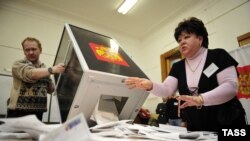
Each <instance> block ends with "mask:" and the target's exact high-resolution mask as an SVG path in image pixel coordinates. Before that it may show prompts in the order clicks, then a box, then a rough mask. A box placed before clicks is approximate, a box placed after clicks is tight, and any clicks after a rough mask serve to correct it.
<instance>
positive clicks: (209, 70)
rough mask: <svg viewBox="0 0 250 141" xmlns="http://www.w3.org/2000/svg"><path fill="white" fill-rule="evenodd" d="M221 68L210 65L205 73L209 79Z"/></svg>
mask: <svg viewBox="0 0 250 141" xmlns="http://www.w3.org/2000/svg"><path fill="white" fill-rule="evenodd" d="M218 69H219V68H218V67H217V66H216V65H215V64H214V63H212V64H211V65H209V66H208V67H207V68H206V69H205V70H204V71H203V73H204V74H205V75H206V76H207V77H208V78H209V77H210V76H211V75H212V74H214V73H215V72H216V71H217V70H218Z"/></svg>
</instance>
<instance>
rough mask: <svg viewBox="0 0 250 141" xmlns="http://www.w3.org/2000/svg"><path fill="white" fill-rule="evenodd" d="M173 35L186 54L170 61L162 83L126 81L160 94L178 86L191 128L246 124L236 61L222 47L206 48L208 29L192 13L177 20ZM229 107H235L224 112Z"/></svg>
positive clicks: (138, 80)
mask: <svg viewBox="0 0 250 141" xmlns="http://www.w3.org/2000/svg"><path fill="white" fill-rule="evenodd" d="M174 36H175V39H176V41H177V42H178V43H179V47H180V52H181V53H182V55H183V56H184V57H185V58H184V59H182V60H181V61H179V62H176V63H175V64H173V66H172V68H171V71H170V73H169V75H168V77H167V78H166V79H165V81H164V82H163V83H162V84H158V83H154V82H152V81H150V80H147V79H144V78H137V77H130V78H127V79H126V80H125V84H126V85H127V86H128V87H129V88H142V89H145V90H148V91H150V92H151V93H153V94H154V95H156V96H160V97H166V96H169V95H172V94H174V93H176V91H177V90H178V91H179V93H180V96H179V97H178V100H181V101H182V104H181V105H180V108H182V110H183V113H185V119H186V124H187V129H188V130H190V131H199V130H203V131H217V130H218V128H219V127H220V126H223V125H245V124H246V123H245V117H244V116H245V111H244V109H243V108H242V105H241V103H240V102H239V101H238V99H237V98H236V94H237V89H238V85H237V71H236V67H237V65H238V63H237V62H236V61H235V60H234V59H233V58H232V57H231V56H230V55H229V54H228V53H227V52H226V51H225V50H223V49H213V50H212V49H208V33H207V30H206V28H205V26H204V24H203V22H202V21H201V20H200V19H197V18H195V17H191V18H189V19H186V20H184V21H182V22H180V23H179V24H178V26H177V27H176V29H175V34H174ZM229 107H231V108H232V109H238V110H236V111H237V112H235V113H230V112H232V111H234V110H229V111H228V112H227V113H223V112H224V111H225V109H229ZM225 114H226V115H227V116H225V117H224V115H225ZM227 118H228V119H227Z"/></svg>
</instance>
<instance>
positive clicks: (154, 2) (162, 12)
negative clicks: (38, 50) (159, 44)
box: [30, 0, 200, 38]
mask: <svg viewBox="0 0 250 141" xmlns="http://www.w3.org/2000/svg"><path fill="white" fill-rule="evenodd" d="M199 1H200V0H138V2H137V3H136V5H135V6H134V7H133V8H132V9H131V10H130V11H129V12H128V13H127V14H126V15H122V14H119V13H118V12H117V9H118V7H119V6H120V5H121V4H122V2H123V0H30V2H33V3H35V4H38V5H41V6H43V7H48V8H53V9H55V10H57V11H59V12H62V13H65V14H70V15H75V16H77V17H78V18H81V19H82V20H85V21H87V22H90V23H93V24H96V25H98V26H100V27H101V28H105V29H108V30H112V31H114V32H118V33H122V34H125V35H127V36H132V37H135V38H143V37H145V36H146V35H148V34H149V33H151V32H153V31H154V30H155V29H157V28H158V27H159V26H160V25H161V24H164V23H167V22H168V21H170V20H171V19H172V18H173V17H175V16H176V15H177V14H180V13H181V12H185V9H187V8H189V7H190V6H191V5H194V4H196V3H198V2H199Z"/></svg>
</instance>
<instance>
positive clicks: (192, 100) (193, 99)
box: [177, 95, 204, 109]
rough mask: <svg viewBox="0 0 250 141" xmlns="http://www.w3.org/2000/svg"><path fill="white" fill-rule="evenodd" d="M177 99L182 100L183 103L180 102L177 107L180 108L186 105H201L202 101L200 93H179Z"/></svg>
mask: <svg viewBox="0 0 250 141" xmlns="http://www.w3.org/2000/svg"><path fill="white" fill-rule="evenodd" d="M177 99H178V100H181V101H184V103H183V104H181V105H180V107H179V108H181V109H182V108H186V107H190V106H197V107H201V106H202V105H203V103H204V101H203V98H202V96H201V95H199V96H189V95H180V96H179V97H178V98H177Z"/></svg>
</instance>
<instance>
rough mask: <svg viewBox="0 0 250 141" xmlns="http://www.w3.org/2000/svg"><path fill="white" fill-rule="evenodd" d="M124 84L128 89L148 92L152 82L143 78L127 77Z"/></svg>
mask: <svg viewBox="0 0 250 141" xmlns="http://www.w3.org/2000/svg"><path fill="white" fill-rule="evenodd" d="M124 83H125V84H126V85H127V86H128V88H129V89H133V88H140V89H145V90H148V91H149V90H151V89H152V88H153V82H152V81H150V80H148V79H145V78H139V77H128V78H126V79H125V80H124Z"/></svg>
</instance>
